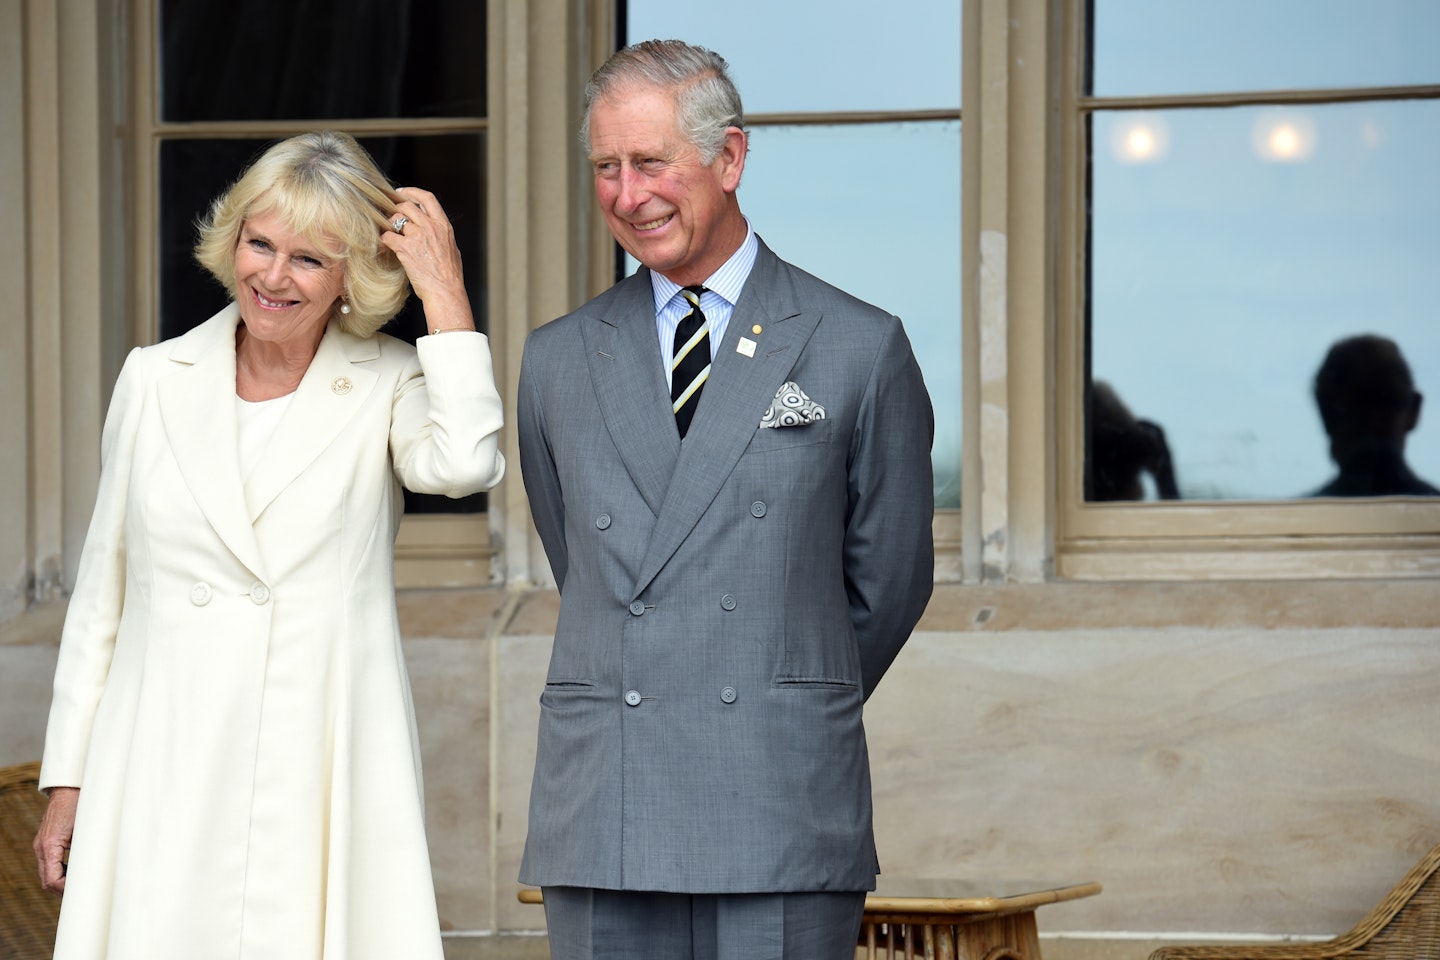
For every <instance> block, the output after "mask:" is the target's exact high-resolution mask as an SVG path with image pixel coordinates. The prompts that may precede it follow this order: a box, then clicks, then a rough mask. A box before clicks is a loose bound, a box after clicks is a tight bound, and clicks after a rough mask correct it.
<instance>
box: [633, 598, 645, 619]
mask: <svg viewBox="0 0 1440 960" xmlns="http://www.w3.org/2000/svg"><path fill="white" fill-rule="evenodd" d="M630 612H631V613H633V614H634V615H635V616H637V617H639V616H643V615H644V613H645V604H643V603H641V602H640V601H639V600H636V601H635V602H634V603H632V604H630Z"/></svg>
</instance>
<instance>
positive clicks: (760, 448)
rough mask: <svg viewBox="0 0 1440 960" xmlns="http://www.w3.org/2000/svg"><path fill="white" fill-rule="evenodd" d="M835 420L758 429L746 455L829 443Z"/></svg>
mask: <svg viewBox="0 0 1440 960" xmlns="http://www.w3.org/2000/svg"><path fill="white" fill-rule="evenodd" d="M834 423H835V421H834V420H830V419H825V420H812V421H810V422H809V423H807V424H805V425H804V426H794V427H758V428H756V430H755V437H754V439H752V440H751V441H750V447H749V448H748V449H747V450H746V451H745V452H746V453H750V454H753V453H769V452H770V451H772V450H789V449H791V448H792V447H808V446H813V445H815V444H818V443H828V442H829V441H830V438H831V437H832V436H833V435H834V432H835V431H834Z"/></svg>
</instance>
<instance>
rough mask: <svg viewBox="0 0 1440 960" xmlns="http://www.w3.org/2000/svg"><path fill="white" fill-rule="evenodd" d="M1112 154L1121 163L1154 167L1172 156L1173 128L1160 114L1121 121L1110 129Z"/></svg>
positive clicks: (1140, 114)
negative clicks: (1167, 156)
mask: <svg viewBox="0 0 1440 960" xmlns="http://www.w3.org/2000/svg"><path fill="white" fill-rule="evenodd" d="M1110 150H1111V152H1113V153H1114V154H1115V159H1116V160H1119V161H1120V162H1121V163H1154V162H1156V161H1157V160H1161V159H1163V158H1164V157H1165V155H1166V154H1167V153H1169V152H1170V127H1169V125H1168V124H1167V123H1166V122H1165V119H1164V118H1163V117H1161V116H1159V115H1158V114H1145V113H1137V114H1131V115H1129V116H1125V117H1121V118H1118V119H1117V120H1116V121H1115V123H1114V125H1113V126H1112V127H1111V128H1110Z"/></svg>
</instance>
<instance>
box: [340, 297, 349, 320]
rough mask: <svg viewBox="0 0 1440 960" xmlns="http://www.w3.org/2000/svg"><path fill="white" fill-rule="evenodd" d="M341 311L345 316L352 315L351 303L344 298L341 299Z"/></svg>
mask: <svg viewBox="0 0 1440 960" xmlns="http://www.w3.org/2000/svg"><path fill="white" fill-rule="evenodd" d="M340 312H341V313H343V314H345V316H347V317H348V316H349V315H350V304H348V303H346V302H345V301H344V300H341V301H340Z"/></svg>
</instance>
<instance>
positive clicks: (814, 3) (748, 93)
mask: <svg viewBox="0 0 1440 960" xmlns="http://www.w3.org/2000/svg"><path fill="white" fill-rule="evenodd" d="M625 35H626V38H627V42H630V43H635V42H637V41H640V40H648V39H650V38H652V37H662V38H663V37H678V38H680V39H682V40H687V41H689V42H691V43H698V44H700V45H702V46H706V47H709V48H710V49H712V50H714V51H715V52H716V53H718V54H720V55H721V56H723V57H724V58H725V59H726V60H728V61H729V62H730V67H731V71H732V73H733V75H734V77H735V84H736V85H737V86H738V87H739V88H740V95H741V97H742V98H743V99H744V102H745V112H746V113H747V114H753V113H776V112H792V111H806V112H815V111H821V110H847V111H849V110H920V109H937V110H938V109H947V108H950V109H955V110H959V109H960V3H959V2H958V0H910V2H907V3H904V4H891V5H888V6H886V5H881V6H876V5H875V4H874V3H870V2H868V0H793V2H791V0H787V2H784V3H777V2H775V0H731V2H729V3H727V4H725V5H724V8H723V14H722V13H721V12H720V8H717V7H715V6H713V5H710V4H696V3H692V4H686V3H673V2H669V0H629V2H628V3H627V4H626V33H625Z"/></svg>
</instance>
